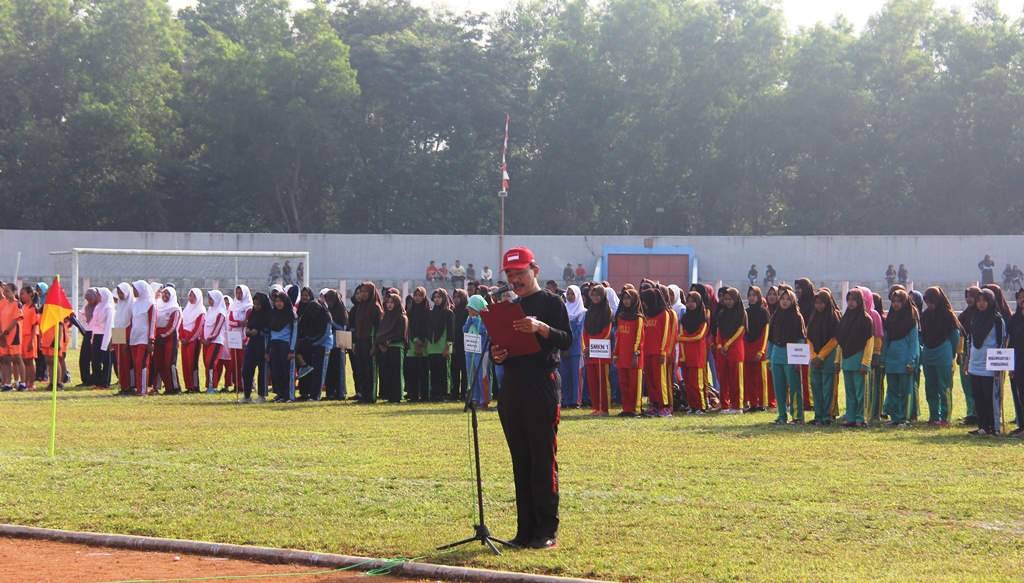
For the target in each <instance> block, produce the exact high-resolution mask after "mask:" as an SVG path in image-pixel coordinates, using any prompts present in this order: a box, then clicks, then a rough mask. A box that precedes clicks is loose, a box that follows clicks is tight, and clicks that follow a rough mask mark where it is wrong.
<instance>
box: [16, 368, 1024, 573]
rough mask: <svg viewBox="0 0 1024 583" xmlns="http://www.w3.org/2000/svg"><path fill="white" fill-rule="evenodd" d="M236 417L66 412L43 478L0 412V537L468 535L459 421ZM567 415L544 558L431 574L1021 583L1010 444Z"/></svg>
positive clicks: (41, 458) (27, 404) (346, 540)
mask: <svg viewBox="0 0 1024 583" xmlns="http://www.w3.org/2000/svg"><path fill="white" fill-rule="evenodd" d="M72 361H73V360H72V359H69V362H72ZM350 386H351V385H350ZM954 396H955V402H956V403H957V404H958V405H959V410H955V411H954V413H955V414H959V415H961V416H962V414H963V411H962V408H963V397H962V393H960V392H959V387H956V388H955V389H954ZM235 398H236V397H235V396H234V395H185V396H179V397H148V398H116V397H111V396H108V394H106V393H99V392H96V391H92V390H70V391H66V392H64V393H61V394H60V396H59V404H58V433H57V455H56V457H55V458H54V459H50V458H49V457H48V455H47V454H48V451H47V450H48V443H49V420H50V395H49V394H48V393H45V392H36V393H4V394H2V395H0V428H2V435H3V436H4V445H3V446H2V447H0V480H2V484H3V494H2V495H0V501H2V504H0V521H3V522H7V523H12V524H21V525H31V526H42V527H52V528H64V529H72V530H85V531H96V532H116V533H124V534H138V535H146V536H160V537H170V538H182V539H197V540H208V541H217V542H225V543H236V544H252V545H265V546H274V547H288V548H299V549H307V550H313V551H326V552H338V553H345V554H353V555H367V556H374V557H396V556H404V557H413V556H418V555H423V554H428V553H431V552H432V549H433V547H435V546H438V545H441V544H444V543H447V542H451V541H454V540H457V539H461V538H464V537H467V536H471V535H472V534H473V531H472V525H473V523H474V521H473V512H474V509H475V502H474V500H475V498H474V497H473V482H472V476H473V474H472V466H471V458H470V448H469V446H470V442H469V439H468V435H469V432H468V423H467V418H466V415H464V414H463V413H462V412H461V408H460V407H459V406H457V405H452V404H446V405H434V404H431V405H421V404H402V405H384V404H379V405H356V404H352V403H338V402H329V403H296V404H291V405H270V404H267V405H244V406H243V405H235V404H234V403H233V401H234V399H235ZM1007 401H1009V398H1008V397H1007ZM923 406H924V405H923ZM586 413H587V411H567V412H564V413H563V420H562V424H561V426H560V430H559V445H560V451H559V462H560V475H561V494H562V504H561V514H562V528H561V531H560V537H559V542H560V547H559V549H558V550H556V551H551V552H537V551H512V552H507V553H505V554H504V555H503V556H501V557H497V556H494V555H492V554H491V553H490V552H489V551H487V550H486V549H484V548H482V547H481V546H479V545H477V544H473V545H469V546H466V547H463V548H462V549H460V550H459V551H458V552H455V553H452V554H445V555H440V556H436V557H434V558H431V559H429V560H430V561H433V562H437V563H444V564H454V565H466V566H472V567H481V568H496V569H503V570H512V571H521V572H533V573H548V574H557V575H564V576H576V577H592V578H601V579H609V580H619V581H651V582H660V581H856V580H880V581H908V580H914V581H917V580H933V581H965V580H975V581H998V580H1006V581H1009V580H1019V579H1020V577H1021V568H1022V567H1024V536H1022V535H1024V503H1022V501H1021V487H1020V484H1021V482H1022V480H1024V464H1022V463H1021V457H1022V454H1024V449H1022V448H1021V446H1020V444H1019V443H1020V442H1018V440H1011V439H1006V438H971V437H967V436H966V435H965V430H964V429H963V428H954V429H946V430H940V429H935V428H930V427H923V426H916V427H913V428H910V429H903V430H900V429H888V428H870V429H866V430H851V429H843V428H838V427H836V428H828V429H820V428H812V427H772V426H768V425H767V422H768V421H769V420H771V419H772V418H773V414H769V413H763V414H757V415H737V416H706V417H702V418H695V417H676V418H673V419H617V418H606V419H590V418H588V417H587V416H586ZM1010 417H1012V413H1011V415H1010ZM480 418H481V419H480V436H481V448H482V458H483V475H484V497H485V501H486V511H487V522H488V526H489V527H490V528H491V531H492V533H493V534H494V535H495V536H498V537H511V536H512V535H513V534H514V528H515V507H514V494H513V490H512V474H511V468H510V462H509V456H508V451H507V449H506V447H505V443H504V438H503V436H502V433H501V426H500V424H499V422H498V418H497V415H496V414H495V413H493V412H490V413H481V416H480Z"/></svg>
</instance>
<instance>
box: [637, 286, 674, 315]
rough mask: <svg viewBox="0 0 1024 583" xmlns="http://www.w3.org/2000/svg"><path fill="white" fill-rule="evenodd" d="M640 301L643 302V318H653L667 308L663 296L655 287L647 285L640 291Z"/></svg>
mask: <svg viewBox="0 0 1024 583" xmlns="http://www.w3.org/2000/svg"><path fill="white" fill-rule="evenodd" d="M640 301H641V302H643V304H644V317H645V318H655V317H657V316H660V315H661V314H662V313H664V312H665V310H667V309H668V306H667V305H666V304H665V296H663V295H662V294H661V290H659V289H658V288H656V287H648V288H647V289H645V290H643V291H641V292H640Z"/></svg>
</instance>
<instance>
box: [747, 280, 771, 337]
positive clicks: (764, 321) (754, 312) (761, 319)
mask: <svg viewBox="0 0 1024 583" xmlns="http://www.w3.org/2000/svg"><path fill="white" fill-rule="evenodd" d="M750 292H754V293H755V294H757V300H756V301H754V302H753V303H751V304H750V306H749V307H748V308H747V333H746V334H745V335H744V336H743V339H744V340H745V341H747V342H756V341H757V339H758V338H760V337H761V334H763V333H764V327H765V326H767V325H768V319H769V318H770V317H771V316H770V314H768V303H767V302H766V301H765V299H764V297H762V296H761V288H759V287H757V286H756V285H752V286H750V288H749V289H748V290H747V296H748V297H749V296H750Z"/></svg>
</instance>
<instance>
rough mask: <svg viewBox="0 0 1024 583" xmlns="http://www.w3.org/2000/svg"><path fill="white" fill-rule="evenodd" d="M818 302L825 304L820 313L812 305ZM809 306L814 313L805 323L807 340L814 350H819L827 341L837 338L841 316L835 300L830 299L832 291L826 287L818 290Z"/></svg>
mask: <svg viewBox="0 0 1024 583" xmlns="http://www.w3.org/2000/svg"><path fill="white" fill-rule="evenodd" d="M818 300H821V302H822V303H824V304H825V309H824V310H822V311H820V312H819V311H818V307H817V306H816V305H814V304H816V303H817V302H818ZM811 306H812V307H813V308H814V311H813V312H812V313H811V319H810V321H808V322H807V340H808V341H810V343H811V344H813V345H814V348H815V349H817V350H821V348H822V347H824V346H825V345H826V344H828V341H829V340H832V339H833V338H836V337H838V335H839V320H840V318H841V317H842V315H841V314H840V313H839V308H838V306H836V300H835V299H834V298H833V297H832V291H831V290H829V289H828V288H827V287H823V288H821V289H819V290H818V293H816V294H814V302H812V304H811Z"/></svg>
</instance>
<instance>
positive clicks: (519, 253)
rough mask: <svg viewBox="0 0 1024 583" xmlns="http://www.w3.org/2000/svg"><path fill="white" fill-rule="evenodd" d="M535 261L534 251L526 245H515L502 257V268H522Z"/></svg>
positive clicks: (504, 269) (503, 269)
mask: <svg viewBox="0 0 1024 583" xmlns="http://www.w3.org/2000/svg"><path fill="white" fill-rule="evenodd" d="M533 262H534V259H533V251H530V250H529V249H527V248H526V247H513V248H511V249H509V250H508V251H506V252H505V256H504V257H503V258H502V259H501V270H502V271H506V270H509V269H522V268H524V267H529V266H530V264H531V263H533Z"/></svg>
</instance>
